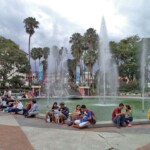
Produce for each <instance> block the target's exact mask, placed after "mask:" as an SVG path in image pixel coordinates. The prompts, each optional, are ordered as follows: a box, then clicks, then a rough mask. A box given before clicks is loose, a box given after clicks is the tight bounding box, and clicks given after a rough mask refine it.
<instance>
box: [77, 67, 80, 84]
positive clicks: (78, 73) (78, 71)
mask: <svg viewBox="0 0 150 150" xmlns="http://www.w3.org/2000/svg"><path fill="white" fill-rule="evenodd" d="M79 83H80V65H76V84H79Z"/></svg>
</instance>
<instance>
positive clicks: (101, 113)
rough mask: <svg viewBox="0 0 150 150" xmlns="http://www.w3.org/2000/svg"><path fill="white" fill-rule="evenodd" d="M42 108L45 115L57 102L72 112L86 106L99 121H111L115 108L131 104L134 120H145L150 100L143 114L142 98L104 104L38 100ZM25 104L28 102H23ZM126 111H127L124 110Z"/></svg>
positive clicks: (123, 99) (86, 101)
mask: <svg viewBox="0 0 150 150" xmlns="http://www.w3.org/2000/svg"><path fill="white" fill-rule="evenodd" d="M36 100H37V103H38V104H39V106H40V111H41V113H43V114H45V112H46V111H48V110H49V108H50V107H51V106H52V105H53V103H54V102H55V101H56V102H58V104H59V103H60V102H62V101H63V102H65V104H66V106H67V107H68V108H69V110H70V112H73V111H74V109H75V107H76V105H77V104H80V105H83V104H84V105H86V106H87V108H88V109H90V110H92V111H93V112H95V114H96V119H97V121H111V114H112V111H113V109H114V108H115V107H117V106H118V104H119V103H124V104H129V105H130V106H131V107H132V110H133V117H134V119H145V118H147V112H148V109H149V108H150V98H146V99H145V111H144V112H142V98H141V97H139V98H134V97H133V98H117V99H116V100H115V101H114V100H113V101H112V100H111V98H109V99H107V100H106V103H105V104H103V103H102V102H101V101H99V99H98V98H82V99H65V98H51V99H49V101H48V100H47V99H46V98H38V99H36ZM22 101H23V103H25V102H27V101H28V100H22ZM123 111H125V110H123Z"/></svg>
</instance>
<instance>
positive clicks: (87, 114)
mask: <svg viewBox="0 0 150 150" xmlns="http://www.w3.org/2000/svg"><path fill="white" fill-rule="evenodd" d="M81 111H82V115H81V118H82V119H78V120H75V121H74V125H73V127H77V128H84V127H88V125H90V124H95V123H96V121H95V119H94V118H93V117H94V116H95V114H94V113H93V112H92V111H90V110H88V109H87V108H86V106H85V105H82V106H81Z"/></svg>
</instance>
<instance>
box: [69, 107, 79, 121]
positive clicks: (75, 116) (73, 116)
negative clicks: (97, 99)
mask: <svg viewBox="0 0 150 150" xmlns="http://www.w3.org/2000/svg"><path fill="white" fill-rule="evenodd" d="M81 113H82V111H81V106H80V105H76V109H75V110H74V112H73V113H71V114H70V115H69V117H70V120H71V121H74V120H77V119H80V115H81Z"/></svg>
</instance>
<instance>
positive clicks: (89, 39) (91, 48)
mask: <svg viewBox="0 0 150 150" xmlns="http://www.w3.org/2000/svg"><path fill="white" fill-rule="evenodd" d="M98 40H99V38H98V34H97V33H96V30H94V29H93V28H89V29H87V31H86V32H85V34H84V50H85V55H84V58H83V59H84V63H85V65H86V66H87V67H88V70H89V72H90V75H91V77H92V78H93V65H94V64H95V62H96V60H97V53H98V51H97V49H98ZM88 81H89V74H88Z"/></svg>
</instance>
